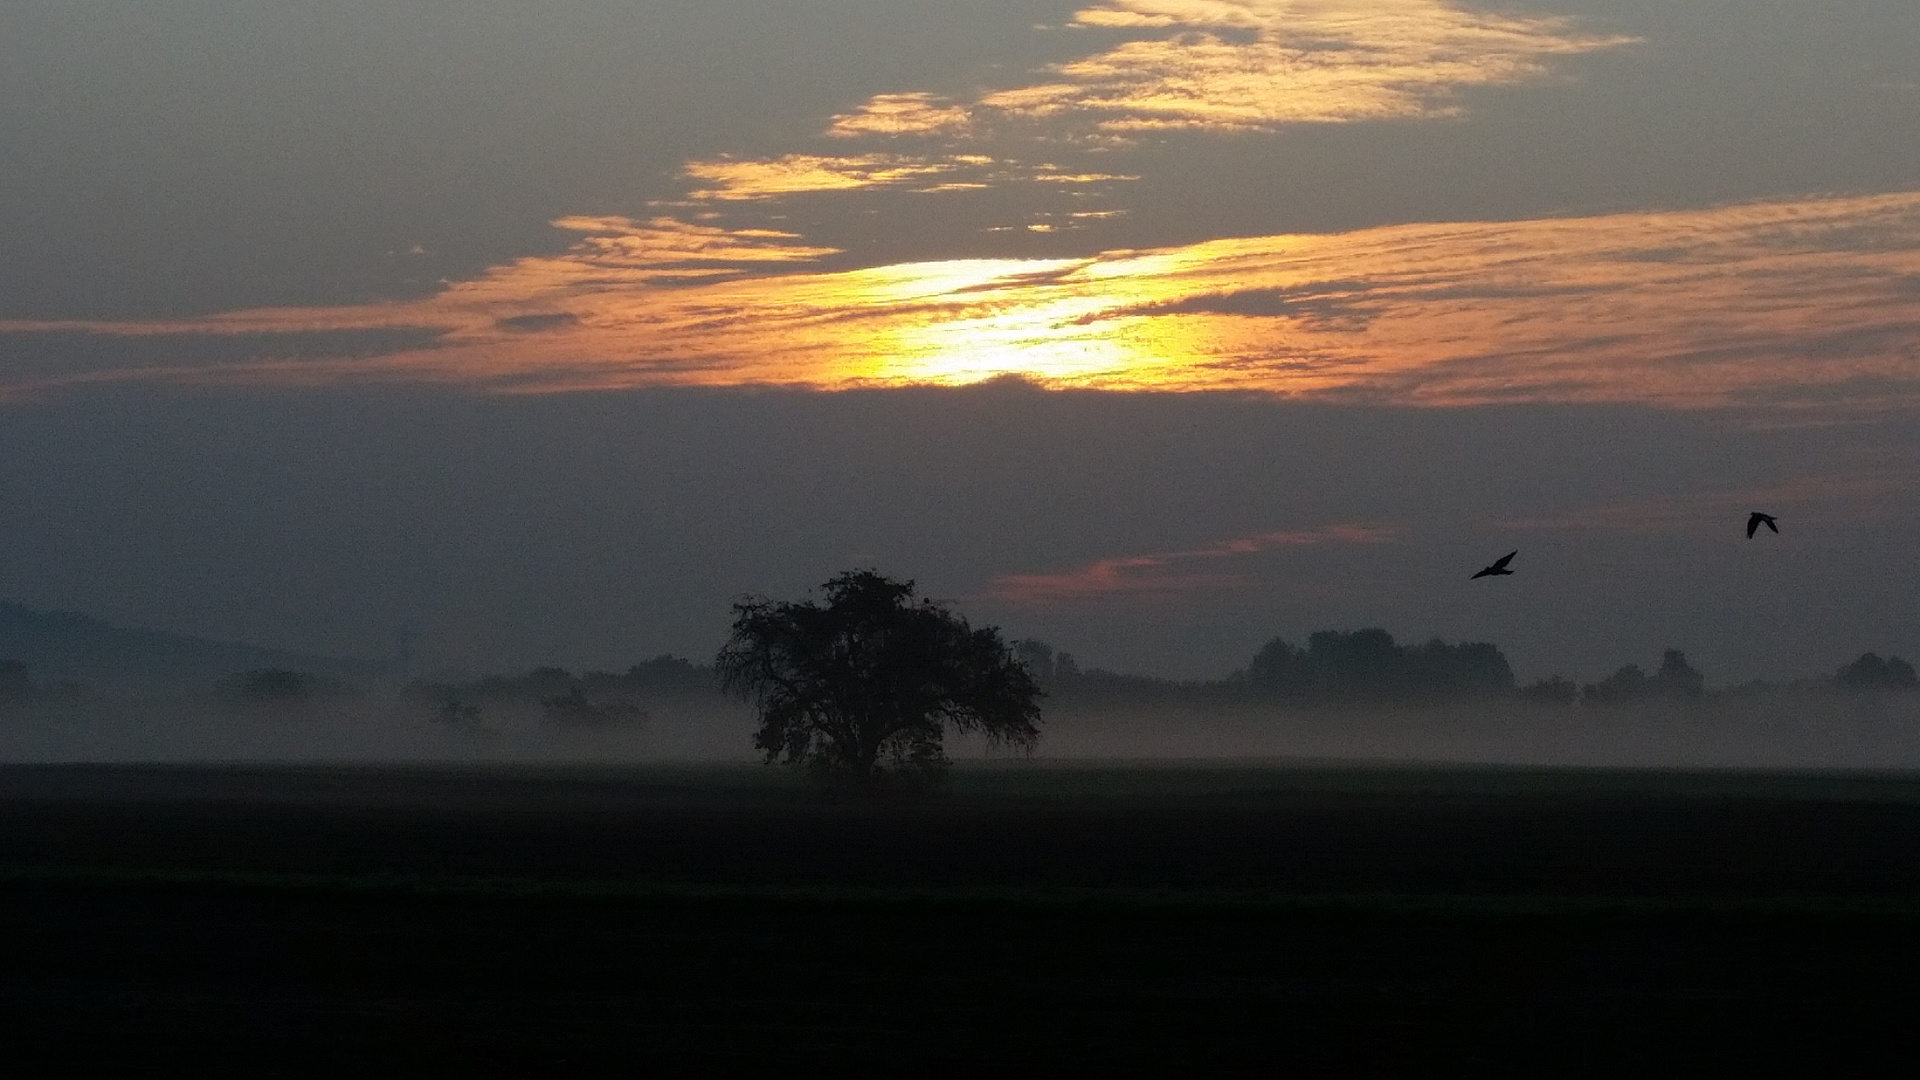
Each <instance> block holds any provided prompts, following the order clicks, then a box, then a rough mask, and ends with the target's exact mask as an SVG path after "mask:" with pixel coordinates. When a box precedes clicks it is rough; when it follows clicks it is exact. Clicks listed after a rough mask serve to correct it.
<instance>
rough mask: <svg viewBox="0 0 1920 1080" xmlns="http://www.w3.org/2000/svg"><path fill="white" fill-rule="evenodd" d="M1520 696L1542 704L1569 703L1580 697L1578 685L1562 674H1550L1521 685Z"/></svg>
mask: <svg viewBox="0 0 1920 1080" xmlns="http://www.w3.org/2000/svg"><path fill="white" fill-rule="evenodd" d="M1520 696H1522V697H1524V698H1526V699H1527V700H1528V701H1537V702H1539V703H1541V704H1543V705H1571V704H1573V703H1574V702H1575V701H1578V700H1579V698H1580V687H1579V685H1578V684H1576V683H1575V682H1574V681H1573V680H1572V679H1569V678H1567V677H1566V676H1564V675H1550V676H1548V677H1547V678H1544V679H1537V680H1535V681H1533V682H1530V683H1528V684H1527V685H1526V686H1524V687H1521V689H1520Z"/></svg>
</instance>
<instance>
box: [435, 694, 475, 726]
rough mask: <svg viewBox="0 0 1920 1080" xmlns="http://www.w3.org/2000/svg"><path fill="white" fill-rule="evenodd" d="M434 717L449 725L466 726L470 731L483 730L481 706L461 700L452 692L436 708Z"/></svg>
mask: <svg viewBox="0 0 1920 1080" xmlns="http://www.w3.org/2000/svg"><path fill="white" fill-rule="evenodd" d="M433 717H434V719H436V720H438V721H440V722H441V723H443V724H446V725H447V726H448V727H457V728H465V729H467V730H469V731H479V730H483V725H482V724H481V723H480V706H478V705H475V704H473V703H471V702H466V701H461V700H460V699H459V698H458V697H455V696H454V695H452V694H449V695H447V696H446V698H444V699H443V700H442V701H441V702H440V706H439V708H437V709H435V710H434V713H433Z"/></svg>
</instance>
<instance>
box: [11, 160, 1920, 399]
mask: <svg viewBox="0 0 1920 1080" xmlns="http://www.w3.org/2000/svg"><path fill="white" fill-rule="evenodd" d="M561 224H562V225H563V226H565V227H567V228H569V229H574V230H578V231H581V232H582V233H583V235H582V236H581V238H580V240H579V241H578V242H577V243H576V244H575V246H574V247H573V248H572V250H570V251H567V252H565V253H562V254H560V255H553V256H541V257H537V258H527V259H521V260H518V261H516V262H513V263H509V264H506V265H503V266H500V267H496V268H494V269H492V270H490V271H488V272H487V273H486V274H484V275H482V276H480V277H478V278H476V279H474V280H470V281H463V282H458V283H455V284H453V285H450V286H448V287H447V288H446V289H445V290H443V291H442V292H441V293H439V294H438V295H435V296H432V297H428V298H424V299H421V300H414V301H396V302H391V303H380V304H366V305H357V306H348V307H338V308H281V309H263V310H255V311H241V312H234V313H231V314H227V315H220V316H214V317H209V318H203V319H189V320H177V321H160V322H133V323H88V322H74V323H45V322H12V323H0V334H4V333H6V332H8V331H12V332H34V331H49V330H62V331H71V332H78V333H93V334H106V335H135V336H137V335H149V336H178V335H186V336H192V335H200V336H204V337H208V338H224V337H230V336H232V335H245V334H291V333H306V332H316V331H341V330H370V329H395V328H407V329H413V330H418V331H432V332H434V333H435V334H436V335H437V336H436V337H434V339H433V345H432V347H430V348H414V349H404V348H403V349H397V350H395V351H393V352H391V353H385V354H381V355H356V356H351V357H339V358H316V359H302V360H299V361H297V362H293V361H287V362H280V361H272V360H267V359H262V360H260V361H259V362H245V361H238V360H235V359H234V358H233V357H232V356H231V354H230V353H229V354H228V355H227V356H226V358H225V360H224V361H223V362H222V363H220V364H217V365H195V366H193V367H192V371H193V375H192V377H193V378H196V379H200V380H211V379H221V378H230V379H233V380H236V381H263V380H264V381H272V380H274V379H278V378H296V379H298V380H300V381H303V382H304V381H308V380H332V381H342V380H399V381H418V382H451V383H463V384H469V385H475V386H479V387H483V388H485V387H491V388H494V389H501V390H512V391H516V392H527V391H539V390H566V389H582V388H594V387H600V388H615V387H634V386H652V385H686V384H695V385H748V384H774V385H802V386H810V387H817V388H822V389H839V388H851V387H871V386H899V385H923V384H934V385H954V384H963V383H971V382H978V381H981V380H984V379H990V378H994V377H997V376H1004V375H1018V376H1021V377H1024V378H1027V379H1030V380H1032V381H1034V382H1036V383H1038V384H1041V385H1045V386H1051V387H1084V388H1094V389H1107V390H1129V389H1157V390H1234V391H1250V392H1261V393H1273V394H1281V395H1288V396H1296V397H1308V398H1313V397H1318V398H1327V399H1334V400H1354V399H1357V400H1365V401H1372V402H1382V403H1399V404H1407V405H1441V406H1445V405H1462V404H1478V403H1489V402H1516V401H1542V402H1607V401H1617V402H1648V403H1654V404H1660V405H1667V406H1678V407H1717V406H1753V407H1764V408H1765V409H1767V410H1768V411H1769V413H1770V414H1771V415H1774V416H1776V417H1778V416H1780V415H1784V413H1785V412H1786V411H1790V410H1794V409H1800V410H1819V409H1825V410H1834V409H1839V410H1856V411H1858V410H1876V409H1888V408H1906V407H1913V406H1915V405H1920V290H1916V289H1915V288H1914V285H1913V283H1914V281H1915V280H1916V276H1917V275H1920V192H1901V193H1891V194H1885V195H1875V196H1861V197H1853V198H1820V199H1801V200H1789V201H1780V202H1769V203H1755V204H1748V205H1740V206H1729V207H1719V208H1711V209H1704V210H1689V211H1671V212H1661V213H1635V214H1615V215H1607V216H1602V217H1588V218H1550V219H1538V220H1523V221H1505V222H1457V223H1447V224H1417V225H1397V226H1390V227H1384V228H1377V229H1365V230H1359V231H1355V232H1349V233H1339V234H1328V235H1291V236H1288V235H1282V236H1258V237H1241V238H1233V239H1222V240H1211V241H1206V242H1203V243H1197V244H1190V245H1184V246H1178V247H1167V248H1152V249H1132V250H1114V251H1106V252H1101V253H1097V254H1094V255H1090V256H1083V257H1079V258H1061V259H963V260H946V261H929V262H910V263H894V264H886V265H879V266H868V267H856V268H852V269H831V270H827V269H820V268H818V267H816V266H812V265H809V264H811V263H812V262H814V261H815V260H817V259H819V258H821V257H823V256H825V255H828V254H833V253H834V249H831V248H822V247H812V246H808V245H806V244H804V243H803V242H802V241H801V238H799V237H797V236H794V235H793V234H789V233H783V232H778V231H771V230H736V231H729V230H724V229H718V228H709V227H704V226H698V225H687V224H684V223H679V222H674V221H672V220H670V219H654V220H652V221H648V222H634V221H629V220H627V219H623V218H594V219H566V220H564V221H563V222H561ZM592 230H598V231H592ZM527 316H538V317H539V318H540V319H541V320H542V322H541V326H542V329H541V332H539V333H527V332H525V330H524V329H516V326H518V325H520V324H516V323H514V322H512V321H511V320H515V319H523V318H525V317H527ZM559 316H565V317H566V318H565V319H562V318H559ZM503 320H507V321H503ZM88 377H89V378H94V379H102V378H160V377H168V375H167V369H163V370H159V371H156V370H154V369H150V368H141V367H136V366H129V367H128V368H126V369H124V370H121V371H117V372H116V371H112V370H106V369H101V370H96V371H94V372H92V373H91V374H90V375H89V376H88ZM60 381H61V380H60V377H59V376H57V375H54V374H51V373H49V372H47V371H46V370H44V369H41V370H37V371H31V372H23V373H19V374H17V375H15V376H14V378H13V381H12V383H11V384H10V386H11V388H12V389H13V390H14V391H15V392H16V393H19V392H28V391H31V390H32V389H34V388H35V387H42V388H44V387H46V386H50V385H57V384H58V383H59V382H60Z"/></svg>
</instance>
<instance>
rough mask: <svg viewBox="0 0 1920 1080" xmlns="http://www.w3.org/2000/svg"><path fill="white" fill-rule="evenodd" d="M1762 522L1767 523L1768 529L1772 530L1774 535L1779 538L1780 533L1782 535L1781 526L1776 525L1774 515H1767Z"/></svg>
mask: <svg viewBox="0 0 1920 1080" xmlns="http://www.w3.org/2000/svg"><path fill="white" fill-rule="evenodd" d="M1760 520H1762V521H1764V522H1766V523H1767V528H1768V529H1771V530H1772V531H1773V533H1774V535H1776V536H1777V535H1779V533H1780V526H1778V525H1775V524H1774V523H1773V515H1771V514H1769V515H1767V516H1766V517H1763V518H1761V519H1760Z"/></svg>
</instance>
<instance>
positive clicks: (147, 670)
mask: <svg viewBox="0 0 1920 1080" xmlns="http://www.w3.org/2000/svg"><path fill="white" fill-rule="evenodd" d="M0 660H8V661H13V662H14V663H17V664H21V665H24V666H25V668H26V670H27V671H28V672H30V673H31V675H32V677H33V679H34V680H35V681H72V682H78V683H81V684H83V685H85V686H87V687H90V688H96V689H108V690H120V691H174V690H193V689H205V688H206V687H208V686H210V685H212V684H214V683H215V682H217V681H219V680H221V679H224V678H228V677H230V676H232V675H233V674H234V673H236V672H242V671H249V670H267V669H275V670H289V671H299V672H307V673H310V674H314V675H320V676H324V677H326V678H329V679H333V680H338V681H341V682H346V683H365V682H369V681H374V680H378V679H380V678H382V677H383V676H384V675H386V674H387V671H386V665H384V664H380V663H378V662H375V661H369V660H358V659H351V658H344V657H332V656H314V655H309V654H306V653H297V652H288V651H285V650H281V649H267V648H261V647H259V646H257V645H244V644H239V643H237V642H229V641H213V640H209V639H207V638H198V637H189V636H185V635H181V634H169V633H166V632H164V631H160V630H142V629H135V628H128V627H120V626H115V625H113V624H112V623H109V622H107V621H105V620H103V619H97V618H94V617H93V616H91V615H80V614H76V613H74V612H70V611H45V610H41V609H38V608H31V607H26V606H24V605H21V604H12V603H4V602H0Z"/></svg>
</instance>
